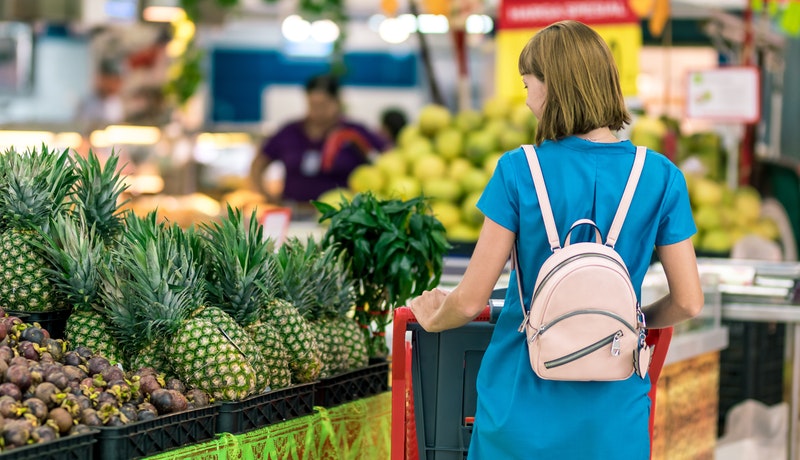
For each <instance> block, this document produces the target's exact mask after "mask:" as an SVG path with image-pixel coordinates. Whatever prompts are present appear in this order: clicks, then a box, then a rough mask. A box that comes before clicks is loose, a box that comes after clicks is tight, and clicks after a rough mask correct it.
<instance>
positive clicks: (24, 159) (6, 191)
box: [0, 145, 77, 229]
mask: <svg viewBox="0 0 800 460" xmlns="http://www.w3.org/2000/svg"><path fill="white" fill-rule="evenodd" d="M0 171H2V172H3V174H4V177H3V179H2V180H1V181H0V213H2V221H3V224H4V225H6V226H10V227H17V228H28V229H35V228H37V227H44V228H46V227H47V226H48V224H49V223H50V219H51V218H52V217H54V216H56V215H58V214H60V213H61V212H63V211H65V210H66V209H67V206H68V202H67V197H68V196H69V195H70V193H71V191H72V188H73V186H74V184H75V181H76V180H77V174H76V173H75V170H74V168H73V165H72V158H71V157H70V155H69V153H68V151H67V150H64V151H61V152H59V151H56V150H50V149H49V148H48V147H47V146H46V145H42V147H41V148H40V149H38V150H37V149H35V148H34V149H28V150H26V151H25V152H24V153H18V152H17V151H16V150H14V149H8V150H6V151H5V153H4V154H3V155H0Z"/></svg>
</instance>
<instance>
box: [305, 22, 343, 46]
mask: <svg viewBox="0 0 800 460" xmlns="http://www.w3.org/2000/svg"><path fill="white" fill-rule="evenodd" d="M311 38H313V39H314V40H316V41H318V42H320V43H333V42H335V41H336V39H337V38H339V26H337V25H336V23H334V22H333V21H331V20H330V19H322V20H319V21H314V22H312V23H311Z"/></svg>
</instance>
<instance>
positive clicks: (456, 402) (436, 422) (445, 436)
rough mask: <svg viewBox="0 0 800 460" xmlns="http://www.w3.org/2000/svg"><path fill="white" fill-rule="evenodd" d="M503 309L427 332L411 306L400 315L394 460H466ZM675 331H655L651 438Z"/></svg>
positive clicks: (395, 341)
mask: <svg viewBox="0 0 800 460" xmlns="http://www.w3.org/2000/svg"><path fill="white" fill-rule="evenodd" d="M500 308H501V307H497V306H487V307H486V309H484V311H483V312H482V313H481V314H480V315H479V316H478V317H477V318H475V319H474V320H473V321H472V322H471V323H469V324H467V325H465V326H462V327H460V328H458V329H453V330H450V331H444V332H440V333H429V332H425V331H424V330H423V329H422V328H421V327H420V326H419V324H417V322H416V320H415V318H414V315H413V314H412V313H411V310H410V309H409V308H407V307H401V308H398V309H396V310H395V313H394V326H393V337H392V460H417V459H420V458H422V459H425V460H450V459H453V460H455V459H458V460H463V459H464V458H465V457H466V454H467V450H468V449H469V439H470V436H471V434H472V422H473V420H474V416H475V406H476V399H477V393H476V389H475V380H476V378H477V373H478V368H479V367H480V361H481V358H482V357H483V352H484V351H485V350H486V347H487V346H488V344H489V340H490V339H491V335H492V331H493V329H494V322H495V320H496V318H497V315H498V314H499V310H500ZM671 339H672V328H666V329H651V330H649V331H648V334H647V343H648V344H651V345H652V344H655V345H656V347H655V350H654V354H653V360H652V362H651V364H650V380H651V382H652V385H651V388H650V400H651V401H653V403H652V405H651V410H650V437H651V440H652V437H653V423H654V420H655V410H656V406H655V396H656V388H657V383H658V377H659V375H660V374H661V368H662V367H663V366H664V360H665V358H666V355H667V350H668V348H669V344H670V341H671Z"/></svg>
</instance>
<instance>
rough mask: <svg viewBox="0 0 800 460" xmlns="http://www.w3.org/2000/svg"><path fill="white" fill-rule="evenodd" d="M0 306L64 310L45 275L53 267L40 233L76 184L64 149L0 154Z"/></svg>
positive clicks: (11, 308) (8, 151)
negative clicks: (0, 271)
mask: <svg viewBox="0 0 800 460" xmlns="http://www.w3.org/2000/svg"><path fill="white" fill-rule="evenodd" d="M0 172H2V178H0V225H2V228H3V230H2V232H1V233H0V247H1V248H2V250H0V269H2V276H3V282H2V283H0V302H1V303H2V305H3V306H4V307H5V308H6V309H7V310H11V311H27V312H49V311H55V310H63V309H65V308H66V307H67V306H66V304H65V303H64V302H63V301H61V300H60V299H59V298H58V295H57V292H56V291H55V289H54V286H53V285H52V283H51V282H50V280H49V279H48V277H47V270H49V269H52V266H51V265H50V264H49V263H48V261H47V260H46V258H45V256H44V254H43V253H42V251H41V249H40V248H41V246H42V244H41V241H40V240H38V238H39V235H40V233H39V231H40V229H41V230H44V231H47V228H48V226H49V223H50V220H51V219H52V218H54V217H56V216H57V215H59V214H62V213H63V212H65V210H66V207H67V200H66V198H67V197H68V196H69V194H70V193H71V189H72V186H73V184H74V183H75V180H76V175H75V172H74V170H73V167H72V164H71V159H70V157H69V155H68V153H67V151H63V152H57V151H53V150H50V149H48V148H47V147H45V146H42V147H41V149H39V150H36V149H32V150H28V151H26V152H25V153H19V152H16V151H15V150H13V149H10V150H6V152H5V153H4V154H3V155H0Z"/></svg>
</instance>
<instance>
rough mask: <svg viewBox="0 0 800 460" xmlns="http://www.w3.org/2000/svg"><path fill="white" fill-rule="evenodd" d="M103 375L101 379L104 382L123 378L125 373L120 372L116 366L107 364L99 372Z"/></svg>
mask: <svg viewBox="0 0 800 460" xmlns="http://www.w3.org/2000/svg"><path fill="white" fill-rule="evenodd" d="M100 375H102V376H103V380H105V381H106V382H111V381H112V380H124V379H125V373H124V372H122V369H120V368H119V367H117V366H108V367H106V368H105V369H103V371H102V372H101V373H100Z"/></svg>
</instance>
